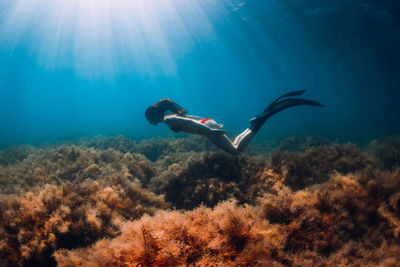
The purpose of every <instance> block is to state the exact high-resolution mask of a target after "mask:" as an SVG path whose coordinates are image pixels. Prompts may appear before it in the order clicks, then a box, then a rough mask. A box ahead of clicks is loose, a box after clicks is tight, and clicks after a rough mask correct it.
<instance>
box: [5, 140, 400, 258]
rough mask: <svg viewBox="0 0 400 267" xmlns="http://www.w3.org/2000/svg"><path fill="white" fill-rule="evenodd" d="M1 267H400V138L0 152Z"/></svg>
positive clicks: (76, 144) (111, 143)
mask: <svg viewBox="0 0 400 267" xmlns="http://www.w3.org/2000/svg"><path fill="white" fill-rule="evenodd" d="M0 185H1V186H0V266H54V265H59V266H398V265H397V264H398V263H399V262H400V240H399V233H400V137H399V136H391V137H386V138H382V139H379V140H372V141H371V142H370V143H369V144H366V145H364V146H363V147H362V148H360V147H359V146H357V145H355V144H351V143H337V142H331V141H329V140H326V139H324V138H321V137H311V136H301V137H292V138H288V139H285V140H282V141H280V142H275V143H274V144H272V143H267V142H266V143H264V144H258V145H252V146H251V147H249V148H248V149H246V151H245V152H244V153H242V154H241V155H240V156H237V157H234V156H230V155H229V154H226V153H224V152H221V151H219V150H217V149H215V148H214V147H213V146H212V145H210V144H209V143H208V142H207V141H206V140H205V139H203V138H201V137H191V138H153V139H150V140H142V141H134V140H131V139H129V138H125V137H123V136H118V137H94V138H85V139H80V140H76V141H71V142H64V143H60V144H48V145H42V146H39V147H33V146H28V145H21V146H13V147H7V148H4V149H2V150H0Z"/></svg>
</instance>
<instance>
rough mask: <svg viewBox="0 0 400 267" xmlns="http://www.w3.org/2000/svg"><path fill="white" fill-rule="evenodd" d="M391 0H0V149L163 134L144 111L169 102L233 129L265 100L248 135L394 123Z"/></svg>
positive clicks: (395, 43)
mask: <svg viewBox="0 0 400 267" xmlns="http://www.w3.org/2000/svg"><path fill="white" fill-rule="evenodd" d="M399 11H400V4H399V2H398V1H367V0H364V1H356V0H355V1H347V0H346V1H345V0H341V1H300V0H298V1H295V0H292V1H273V0H253V1H251V0H248V1H235V0H232V1H228V0H223V1H222V0H221V1H216V0H215V1H211V0H198V1H195V0H189V1H172V0H165V1H156V0H136V1H135V0H131V1H122V0H114V1H111V0H85V1H80V0H70V1H63V0H57V1H44V0H38V1H31V0H30V1H28V0H26V1H23V0H3V1H1V3H0V144H1V145H9V144H19V143H31V142H44V141H49V140H62V139H69V138H76V137H81V136H92V135H97V134H103V135H119V134H124V135H127V136H130V137H133V138H148V137H152V136H166V135H169V134H172V133H171V132H170V131H169V130H168V129H167V128H166V127H165V126H164V125H160V126H158V127H154V126H151V125H149V124H148V122H147V121H146V120H145V118H144V110H145V109H146V107H147V106H148V105H150V104H152V103H154V102H156V101H158V100H159V99H161V98H164V97H169V98H171V99H173V100H175V101H176V102H177V103H179V104H180V105H181V106H183V107H184V108H186V109H187V110H188V111H189V113H190V114H193V115H199V116H204V117H212V118H214V119H215V120H216V121H218V122H221V123H224V124H225V128H226V129H227V130H228V132H229V134H231V135H235V134H238V133H239V132H240V131H242V130H243V129H244V128H246V127H247V126H248V119H250V118H251V117H252V116H254V115H256V114H257V113H259V112H260V111H261V110H263V109H264V108H265V106H266V105H267V104H268V103H269V102H270V101H272V100H273V99H274V98H275V97H277V96H279V95H280V94H283V93H285V92H288V91H292V90H299V89H303V88H306V89H308V92H307V94H306V98H310V99H314V100H318V101H320V102H321V103H323V104H324V105H325V106H326V108H324V109H316V108H312V107H297V108H293V109H290V110H287V111H284V112H282V113H280V114H278V115H276V116H274V117H273V118H272V119H271V120H270V121H269V122H268V123H267V124H266V125H265V126H264V127H263V129H262V130H261V131H260V132H259V135H258V136H257V138H258V139H259V140H261V139H265V138H271V137H276V136H282V135H285V136H287V135H296V134H302V133H308V134H309V133H311V134H318V135H322V136H325V137H330V138H339V139H345V140H352V141H361V140H367V139H370V138H375V137H379V136H384V135H391V134H398V133H399V130H400V124H399V123H398V122H399V119H398V118H399V115H400V108H399V105H398V99H399V97H400V90H399V84H400V77H399V75H398V71H399V69H400V68H399V67H400V66H399V65H400V63H399V62H400V52H399V49H398V47H400V34H399V24H400V23H399V19H398V17H396V14H399V13H400V12H399Z"/></svg>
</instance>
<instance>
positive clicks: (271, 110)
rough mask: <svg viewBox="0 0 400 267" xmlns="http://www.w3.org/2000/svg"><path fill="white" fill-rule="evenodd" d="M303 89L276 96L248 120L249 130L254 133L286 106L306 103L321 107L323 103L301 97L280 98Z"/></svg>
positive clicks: (294, 94)
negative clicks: (261, 110) (262, 109)
mask: <svg viewBox="0 0 400 267" xmlns="http://www.w3.org/2000/svg"><path fill="white" fill-rule="evenodd" d="M305 91H306V90H301V91H294V92H290V93H287V94H284V95H282V96H280V97H278V98H277V99H276V100H275V101H273V102H272V103H271V104H270V105H269V106H268V107H267V108H266V109H265V110H264V111H263V112H262V113H260V114H259V115H257V116H256V117H254V118H252V119H251V120H250V127H249V128H250V130H252V131H253V132H255V133H256V132H257V131H258V130H259V129H260V128H261V126H263V124H264V123H265V121H266V120H267V119H268V118H269V117H271V116H272V115H274V114H276V113H278V112H279V111H282V110H284V109H287V108H290V107H293V106H299V105H307V106H318V107H323V105H322V104H321V103H319V102H317V101H313V100H307V99H301V98H288V99H284V100H281V99H282V98H285V97H290V96H298V95H302V94H303V93H304V92H305ZM279 100H280V101H279Z"/></svg>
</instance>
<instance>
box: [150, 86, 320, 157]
mask: <svg viewBox="0 0 400 267" xmlns="http://www.w3.org/2000/svg"><path fill="white" fill-rule="evenodd" d="M305 91H306V90H300V91H294V92H290V93H287V94H284V95H281V96H280V97H278V98H277V99H276V100H275V101H273V102H272V103H271V104H270V105H269V106H268V107H267V108H266V109H265V110H264V111H263V112H262V113H260V114H259V115H257V116H256V117H254V118H252V119H251V120H250V127H249V128H247V129H246V130H244V131H243V132H242V133H241V134H239V135H238V136H237V137H236V138H235V140H234V141H233V142H232V141H231V140H230V139H229V137H228V136H227V135H226V131H224V130H222V129H221V128H222V127H223V125H222V124H219V123H217V122H215V121H214V120H213V119H210V118H202V117H197V116H191V115H187V114H186V113H187V111H186V110H185V109H183V108H182V107H181V106H179V105H178V104H176V103H175V102H174V101H172V100H170V99H168V98H164V99H162V100H160V101H158V102H157V103H155V104H152V105H151V106H149V107H148V108H147V109H146V112H145V116H146V119H147V120H148V121H149V122H150V123H151V124H153V125H157V124H158V123H160V122H164V123H165V124H166V125H167V126H168V127H169V128H170V129H171V130H172V131H174V132H185V133H191V134H199V135H204V136H205V137H207V138H208V139H209V140H210V141H211V142H213V143H214V144H215V145H216V146H217V147H219V148H221V149H222V150H224V151H226V152H228V153H230V154H232V155H238V154H239V153H240V152H242V150H243V149H244V148H245V147H246V146H247V145H248V144H249V143H250V141H251V139H253V137H254V135H255V134H256V133H257V132H258V130H259V129H260V128H261V126H262V125H263V124H264V123H265V121H266V120H267V119H268V118H269V117H271V116H272V115H274V114H276V113H278V112H279V111H281V110H284V109H286V108H289V107H293V106H299V105H308V106H318V107H323V105H321V104H320V103H319V102H317V101H313V100H307V99H301V98H290V97H292V96H299V95H302V94H303V93H304V92H305ZM167 111H168V112H167Z"/></svg>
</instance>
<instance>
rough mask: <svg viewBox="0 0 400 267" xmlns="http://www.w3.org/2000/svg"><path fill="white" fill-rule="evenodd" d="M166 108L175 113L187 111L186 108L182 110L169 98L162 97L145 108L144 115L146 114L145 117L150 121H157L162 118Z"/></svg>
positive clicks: (180, 113) (181, 113)
mask: <svg viewBox="0 0 400 267" xmlns="http://www.w3.org/2000/svg"><path fill="white" fill-rule="evenodd" d="M167 110H169V111H171V112H173V113H176V114H178V115H185V114H186V113H187V111H186V110H184V109H183V108H182V107H181V106H179V105H178V104H176V103H175V102H174V101H172V100H171V99H168V98H164V99H161V100H160V101H158V102H157V103H154V104H153V105H151V106H149V107H148V108H147V109H146V112H145V113H144V115H145V116H146V119H147V120H148V121H150V122H154V121H156V122H157V121H158V122H159V121H162V120H163V117H164V115H165V112H166V111H167Z"/></svg>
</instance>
